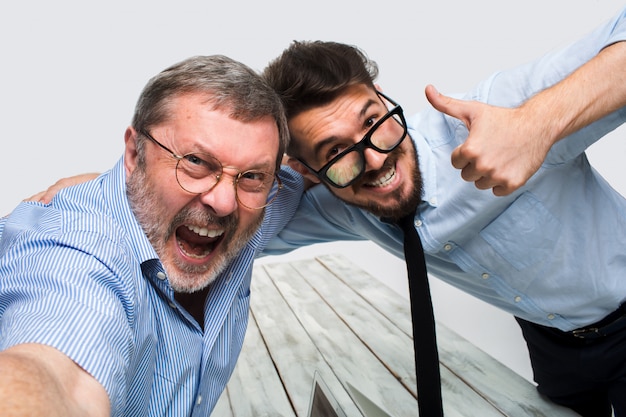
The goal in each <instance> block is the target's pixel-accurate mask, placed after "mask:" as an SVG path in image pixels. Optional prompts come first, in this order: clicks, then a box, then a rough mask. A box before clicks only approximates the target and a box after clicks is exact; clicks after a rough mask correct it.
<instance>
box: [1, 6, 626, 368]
mask: <svg viewBox="0 0 626 417" xmlns="http://www.w3.org/2000/svg"><path fill="white" fill-rule="evenodd" d="M623 6H624V4H623V2H622V1H618V0H586V1H583V0H549V1H546V0H526V1H523V2H522V1H516V2H510V1H503V0H476V1H466V0H437V1H434V0H433V1H419V2H418V1H403V0H398V1H388V2H370V1H364V0H359V1H357V0H353V1H341V0H335V1H328V0H316V1H311V2H307V3H305V2H301V1H297V0H291V1H286V0H282V1H278V0H267V1H264V2H260V1H248V2H246V1H240V2H236V1H227V0H222V1H219V2H217V1H209V0H203V1H200V0H198V1H195V0H177V1H171V2H168V1H163V0H137V1H133V0H124V1H121V0H108V1H106V2H98V3H95V2H87V1H78V0H75V1H72V0H57V1H47V0H34V1H24V2H18V1H14V2H8V3H6V4H4V5H3V6H2V9H1V10H0V47H1V49H0V51H1V57H2V65H0V83H1V84H0V138H1V139H0V143H1V148H0V149H1V151H0V152H1V159H0V160H1V163H0V184H1V187H0V190H1V192H2V197H1V198H0V213H2V214H4V213H7V212H9V211H10V210H11V209H12V208H13V207H14V206H15V205H16V204H17V203H18V202H19V201H20V200H21V199H22V198H24V197H26V196H29V195H31V194H33V193H35V192H37V191H40V190H42V189H44V188H46V187H47V186H48V185H50V184H51V183H53V182H54V181H55V180H56V179H58V178H61V177H64V176H69V175H72V174H76V173H81V172H89V171H103V170H106V169H108V168H110V167H111V166H112V165H113V164H114V163H115V161H116V160H117V159H118V158H119V156H120V155H121V152H122V149H123V140H122V139H123V133H124V130H125V128H126V126H127V125H128V123H129V122H130V118H131V115H132V110H133V107H134V104H135V100H136V98H137V96H138V94H139V92H140V90H141V88H142V87H143V85H144V84H145V82H146V81H147V80H148V78H149V77H151V76H152V75H154V74H156V73H157V72H159V71H160V70H162V69H164V68H165V67H166V66H168V65H170V64H172V63H174V62H177V61H179V60H182V59H184V58H186V57H188V56H191V55H198V54H215V53H221V54H225V55H228V56H231V57H233V58H235V59H238V60H241V61H243V62H245V63H247V64H248V65H250V66H251V67H253V68H255V69H257V70H261V69H262V68H263V67H264V66H265V64H266V63H267V62H268V61H269V60H270V59H272V58H274V57H275V56H277V55H278V54H279V53H280V51H282V49H284V48H285V47H287V45H288V44H289V43H290V42H291V41H292V40H313V39H321V40H336V41H340V42H345V43H351V44H356V45H358V46H360V47H362V48H363V49H364V50H365V51H366V52H367V53H368V54H369V55H370V57H372V58H373V59H374V60H376V61H377V62H378V63H379V65H380V69H381V77H380V78H379V82H380V84H381V85H382V87H383V88H384V89H385V91H386V92H387V93H388V94H389V95H390V96H391V97H393V98H394V99H396V100H397V101H399V102H400V103H401V104H402V105H403V107H404V108H405V111H406V112H407V114H411V113H414V112H416V111H419V110H420V109H423V108H424V107H425V106H426V105H427V103H426V101H425V99H424V95H423V89H424V86H425V85H426V84H427V83H433V84H435V85H436V86H437V87H438V88H439V89H440V90H441V91H442V92H447V93H452V92H462V91H465V90H467V89H469V88H470V87H471V86H472V85H473V84H475V83H476V82H477V81H478V80H480V79H483V78H485V77H486V76H488V75H489V74H490V73H491V72H493V71H495V70H497V69H503V68H508V67H511V66H513V65H517V64H520V63H523V62H526V61H528V60H530V59H532V58H535V57H538V56H539V55H540V54H543V53H544V52H547V51H548V50H549V49H552V48H554V47H558V46H560V45H563V44H564V43H566V42H568V41H571V40H574V39H576V38H577V37H580V36H582V35H583V34H585V33H587V32H588V31H589V30H591V29H592V28H594V27H595V26H597V25H598V24H600V23H601V22H603V21H605V20H607V19H608V18H610V17H612V16H613V15H614V14H616V13H617V12H618V11H619V10H620V9H621V8H622V7H623ZM590 155H591V159H592V161H594V162H595V163H596V166H597V167H598V169H599V170H600V171H601V172H603V173H604V174H605V176H607V177H608V178H609V180H610V181H611V182H612V184H614V186H615V187H616V188H617V189H618V190H620V192H622V194H625V195H626V182H625V180H624V179H623V178H624V175H620V173H621V172H620V171H622V170H623V169H622V166H621V165H620V163H622V161H624V160H625V159H626V133H625V130H624V129H623V128H622V129H620V130H618V131H617V132H616V133H613V134H612V135H611V136H610V137H608V138H607V139H606V140H604V141H603V142H601V143H600V144H598V145H594V147H593V148H592V149H591V151H590ZM330 251H333V252H336V251H340V252H343V253H345V254H347V255H348V256H350V257H351V258H352V259H354V260H355V262H359V263H361V264H362V265H363V266H364V267H365V268H366V269H368V270H369V271H370V272H372V274H373V275H375V276H376V277H379V278H381V279H382V280H384V281H385V282H387V283H389V285H391V286H392V287H393V288H394V289H396V290H397V291H398V292H399V293H400V294H402V295H403V296H406V285H405V275H404V274H405V272H404V265H403V263H402V262H401V261H399V260H396V259H394V258H391V257H390V256H389V255H387V254H386V253H384V252H382V251H380V250H379V249H377V248H375V247H373V246H372V245H371V244H369V243H359V244H353V243H351V244H346V243H336V244H332V245H322V246H321V247H314V248H309V249H305V250H300V251H296V253H294V254H292V255H289V257H294V256H296V257H302V256H307V257H308V256H311V255H312V254H313V253H325V252H330ZM289 257H288V258H289ZM288 258H287V259H288ZM270 260H271V261H276V260H279V259H275V258H274V259H270ZM431 285H432V286H433V297H434V300H435V301H434V302H435V309H436V315H437V317H438V318H439V319H440V320H441V321H443V322H444V323H446V324H447V325H448V326H449V327H451V328H453V329H455V330H456V331H457V332H459V333H461V334H462V335H464V336H465V337H467V338H468V339H470V340H471V341H472V342H474V343H476V344H477V345H479V346H480V347H482V348H483V349H485V350H486V351H488V352H489V353H491V354H492V355H494V356H495V357H497V358H499V359H500V360H502V361H503V362H504V363H506V364H507V365H509V366H511V367H512V368H513V369H515V370H516V371H518V372H519V373H520V374H522V375H523V376H525V377H527V378H530V376H531V374H530V370H529V365H528V361H527V359H526V351H525V347H524V344H523V341H522V339H521V336H520V334H519V331H518V330H517V326H516V324H515V323H514V321H513V319H512V318H511V317H510V316H508V315H507V314H504V313H501V312H499V311H496V310H495V309H493V308H491V307H490V306H487V305H485V304H484V303H482V302H480V301H477V300H475V299H472V298H470V297H468V296H466V295H464V294H462V293H459V292H458V291H456V290H454V289H452V288H450V287H448V286H447V285H446V284H443V283H441V282H439V281H438V280H432V284H431Z"/></svg>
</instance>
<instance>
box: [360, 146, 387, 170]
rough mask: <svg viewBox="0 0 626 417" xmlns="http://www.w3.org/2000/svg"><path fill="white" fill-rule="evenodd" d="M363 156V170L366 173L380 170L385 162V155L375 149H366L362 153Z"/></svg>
mask: <svg viewBox="0 0 626 417" xmlns="http://www.w3.org/2000/svg"><path fill="white" fill-rule="evenodd" d="M363 154H364V156H365V170H366V171H376V170H378V169H380V168H382V166H383V164H384V163H385V160H386V159H387V155H386V154H384V153H380V152H378V151H377V150H376V149H372V148H367V149H365V150H364V151H363Z"/></svg>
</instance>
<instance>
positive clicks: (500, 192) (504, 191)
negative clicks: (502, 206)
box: [492, 185, 514, 197]
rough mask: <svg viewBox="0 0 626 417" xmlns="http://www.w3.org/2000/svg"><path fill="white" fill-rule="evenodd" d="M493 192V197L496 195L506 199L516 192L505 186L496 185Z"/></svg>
mask: <svg viewBox="0 0 626 417" xmlns="http://www.w3.org/2000/svg"><path fill="white" fill-rule="evenodd" d="M492 191H493V195H495V196H496V197H504V196H507V195H509V194H511V193H512V192H513V191H514V190H513V189H511V188H509V187H505V186H504V185H496V186H495V187H493V190H492Z"/></svg>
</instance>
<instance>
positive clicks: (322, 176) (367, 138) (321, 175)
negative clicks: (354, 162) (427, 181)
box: [296, 91, 408, 188]
mask: <svg viewBox="0 0 626 417" xmlns="http://www.w3.org/2000/svg"><path fill="white" fill-rule="evenodd" d="M376 94H377V95H378V96H380V97H382V98H384V99H385V100H387V101H388V102H389V103H391V104H392V105H393V106H394V107H393V108H392V109H391V110H389V109H388V110H387V113H385V115H384V116H383V117H381V118H380V119H379V120H378V121H377V122H376V123H375V124H374V126H372V127H371V128H370V129H369V130H368V131H367V133H365V135H363V138H362V139H361V140H360V141H358V142H357V143H355V144H353V145H351V146H349V147H348V148H346V149H344V150H343V152H341V153H340V154H339V155H337V156H335V157H334V158H333V159H331V160H330V161H328V162H327V163H326V164H324V166H322V167H321V168H320V169H319V170H315V169H314V168H312V167H311V166H310V165H309V164H307V163H306V162H305V161H304V160H302V159H300V158H296V159H297V160H298V161H299V162H300V163H301V164H302V165H304V166H305V167H307V169H308V170H309V171H310V172H311V173H312V174H314V175H315V176H316V177H317V178H318V179H319V180H321V181H324V182H326V183H327V184H329V185H332V186H333V187H335V188H346V187H349V186H350V185H352V184H354V182H355V181H357V180H358V179H359V178H361V177H362V176H363V174H364V173H365V166H366V165H367V164H366V160H365V150H366V149H368V148H369V149H374V150H375V151H376V152H378V153H382V154H388V153H390V152H393V151H394V150H395V149H396V148H398V146H400V144H401V143H402V142H404V139H405V138H406V137H407V135H408V128H407V125H406V119H405V117H404V111H403V110H402V106H400V105H399V104H398V103H396V102H395V101H393V100H392V99H391V98H389V97H388V96H386V95H385V94H383V93H382V92H380V91H376ZM385 107H386V106H385ZM396 114H397V115H398V116H399V117H400V122H401V123H400V125H401V126H402V128H403V129H404V133H403V134H402V137H401V138H400V140H399V141H398V143H396V144H395V145H394V146H393V147H392V148H390V149H381V148H379V147H377V146H376V145H374V144H373V143H372V139H371V138H372V134H373V133H374V132H375V131H376V129H378V128H379V127H380V125H382V124H383V123H384V122H385V121H386V120H387V119H389V118H390V117H392V116H394V115H396ZM353 151H356V152H357V153H358V154H359V155H360V156H361V158H362V160H363V168H362V169H361V172H360V173H359V174H358V175H357V176H356V177H354V178H353V179H351V180H350V181H348V182H347V183H346V184H344V185H338V184H336V183H335V182H333V181H332V180H331V179H330V177H329V176H328V175H327V172H328V170H329V169H330V167H331V166H332V165H333V164H335V163H336V162H337V161H338V160H340V159H341V158H343V157H344V156H345V155H347V154H348V153H350V152H353Z"/></svg>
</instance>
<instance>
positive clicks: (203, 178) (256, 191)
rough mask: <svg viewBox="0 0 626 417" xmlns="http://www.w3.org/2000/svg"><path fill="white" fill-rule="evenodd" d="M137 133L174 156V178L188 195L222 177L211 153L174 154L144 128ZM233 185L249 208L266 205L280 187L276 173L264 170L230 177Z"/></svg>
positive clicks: (214, 182) (213, 185) (211, 185)
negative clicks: (232, 178)
mask: <svg viewBox="0 0 626 417" xmlns="http://www.w3.org/2000/svg"><path fill="white" fill-rule="evenodd" d="M139 133H141V134H142V135H143V136H145V137H146V138H148V139H150V140H151V141H152V142H154V143H155V144H156V145H158V146H159V147H160V148H161V149H163V150H165V151H166V152H168V153H169V154H170V155H171V156H172V158H174V159H176V168H175V170H176V181H178V184H179V185H180V187H181V188H182V189H183V190H185V191H187V192H189V193H192V194H203V193H206V192H207V191H210V190H211V189H213V187H215V186H216V185H217V183H218V182H220V180H221V179H222V177H223V174H224V167H223V165H222V163H221V162H220V161H219V160H218V159H217V158H215V157H214V156H213V155H210V154H208V153H199V152H197V153H188V154H186V155H182V156H181V155H177V154H176V153H174V152H172V151H171V150H170V149H169V148H167V147H166V146H165V145H163V144H162V143H160V142H159V141H157V140H156V139H155V138H154V137H152V135H151V134H150V133H148V132H147V131H146V130H144V129H142V130H140V132H139ZM274 184H276V187H274ZM233 185H234V186H235V196H236V197H237V201H238V202H239V204H241V205H242V206H244V207H247V208H249V209H262V208H264V207H267V206H268V205H270V204H271V203H272V202H273V201H274V200H275V199H276V195H277V194H278V190H279V189H281V188H282V183H281V182H280V178H279V177H278V175H276V174H274V173H270V172H264V171H245V172H239V173H238V174H237V175H236V176H235V177H234V180H233Z"/></svg>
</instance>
